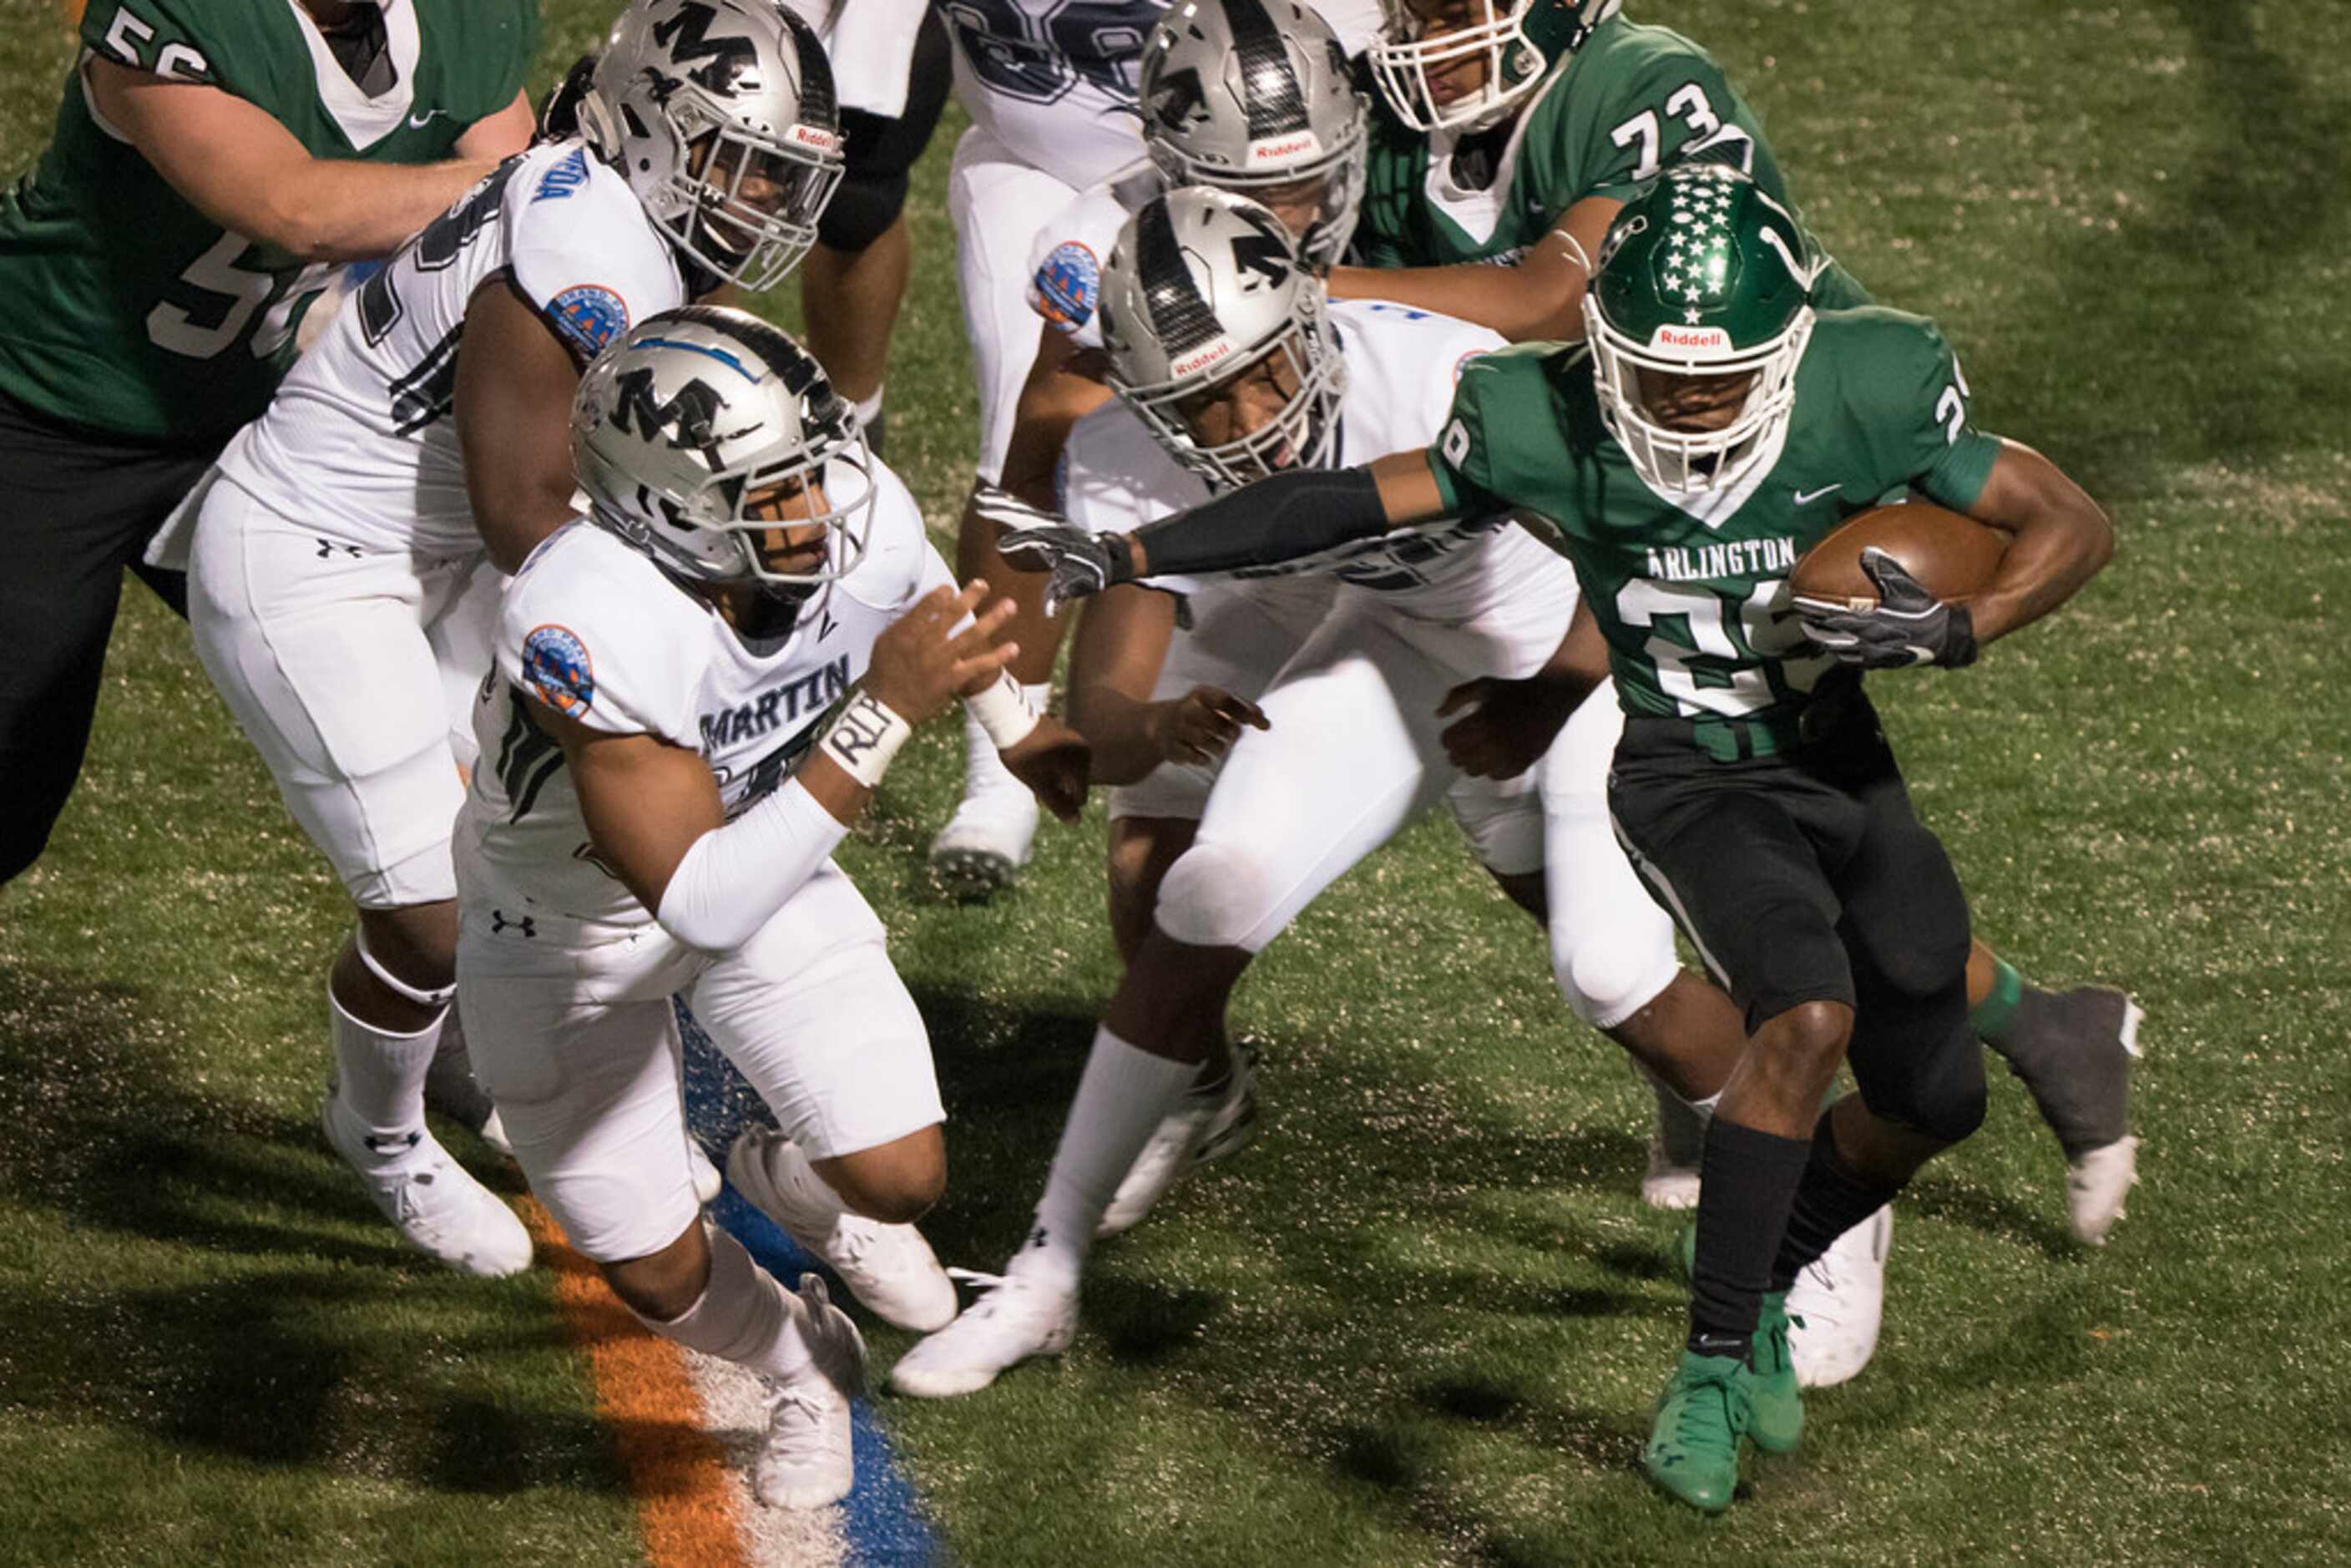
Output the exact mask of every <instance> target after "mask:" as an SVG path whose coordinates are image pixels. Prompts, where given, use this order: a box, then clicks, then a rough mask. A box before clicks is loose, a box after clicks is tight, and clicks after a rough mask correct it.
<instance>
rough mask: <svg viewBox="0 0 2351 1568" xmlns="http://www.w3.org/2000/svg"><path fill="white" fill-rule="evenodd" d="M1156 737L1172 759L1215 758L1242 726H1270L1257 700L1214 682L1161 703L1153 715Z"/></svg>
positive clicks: (1228, 746)
mask: <svg viewBox="0 0 2351 1568" xmlns="http://www.w3.org/2000/svg"><path fill="white" fill-rule="evenodd" d="M1148 724H1149V726H1150V734H1151V738H1152V741H1153V743H1154V744H1155V745H1156V746H1157V747H1159V755H1160V756H1161V757H1163V758H1165V759H1166V760H1168V761H1170V762H1196V763H1207V762H1214V761H1215V760H1216V759H1217V758H1219V757H1222V756H1223V755H1224V754H1225V753H1226V752H1227V751H1228V750H1229V749H1231V747H1232V744H1233V742H1235V741H1236V740H1238V739H1239V738H1240V737H1241V727H1242V726H1243V725H1247V726H1248V727H1250V728H1251V729H1270V728H1272V725H1271V724H1270V723H1269V722H1268V721H1267V719H1266V716H1265V714H1264V711H1263V710H1262V709H1260V708H1259V706H1257V704H1255V703H1253V702H1249V701H1246V700H1244V699H1242V698H1240V697H1237V696H1235V695H1232V693H1230V692H1220V691H1218V690H1217V688H1216V687H1214V686H1194V687H1193V688H1192V689H1191V690H1190V691H1188V692H1186V693H1185V694H1184V695H1182V696H1180V697H1178V698H1176V699H1175V701H1174V702H1172V703H1161V704H1159V705H1157V706H1156V707H1155V709H1154V710H1153V712H1152V715H1151V717H1150V719H1149V720H1148Z"/></svg>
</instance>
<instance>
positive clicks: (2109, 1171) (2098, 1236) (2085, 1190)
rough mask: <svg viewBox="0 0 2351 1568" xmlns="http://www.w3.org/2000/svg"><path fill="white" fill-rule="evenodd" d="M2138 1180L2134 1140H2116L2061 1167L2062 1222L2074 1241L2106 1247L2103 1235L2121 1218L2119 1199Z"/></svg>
mask: <svg viewBox="0 0 2351 1568" xmlns="http://www.w3.org/2000/svg"><path fill="white" fill-rule="evenodd" d="M2137 1180H2138V1140H2137V1138H2117V1139H2116V1140H2115V1142H2113V1143H2111V1144H2106V1145H2102V1146H2100V1147H2098V1148H2095V1149H2091V1150H2089V1151H2088V1152H2086V1153H2085V1154H2084V1155H2082V1157H2081V1158H2080V1159H2078V1160H2074V1161H2072V1162H2071V1163H2069V1164H2068V1165H2067V1166H2065V1218H2066V1219H2067V1220H2068V1221H2070V1222H2071V1223H2072V1225H2073V1228H2074V1239H2076V1240H2079V1241H2084V1242H2087V1243H2088V1244H2089V1245H2090V1246H2093V1247H2103V1246H2105V1244H2106V1233H2107V1232H2108V1231H2110V1230H2112V1229H2113V1228H2115V1221H2116V1220H2118V1219H2120V1218H2123V1199H2124V1198H2126V1197H2129V1196H2130V1189H2131V1187H2132V1186H2133V1185H2135V1184H2136V1183H2137Z"/></svg>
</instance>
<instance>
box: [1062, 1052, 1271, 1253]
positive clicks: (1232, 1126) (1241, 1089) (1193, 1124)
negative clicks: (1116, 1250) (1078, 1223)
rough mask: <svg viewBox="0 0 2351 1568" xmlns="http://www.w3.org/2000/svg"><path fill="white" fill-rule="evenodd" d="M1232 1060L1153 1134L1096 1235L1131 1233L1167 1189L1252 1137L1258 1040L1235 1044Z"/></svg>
mask: <svg viewBox="0 0 2351 1568" xmlns="http://www.w3.org/2000/svg"><path fill="white" fill-rule="evenodd" d="M1232 1061H1233V1066H1232V1071H1230V1072H1229V1073H1228V1074H1227V1075H1226V1078H1225V1081H1224V1082H1222V1083H1220V1084H1217V1085H1215V1086H1214V1087H1212V1088H1207V1089H1195V1090H1194V1091H1192V1092H1190V1093H1189V1094H1186V1096H1184V1101H1183V1103H1181V1104H1179V1105H1177V1106H1176V1107H1175V1110H1173V1111H1170V1112H1169V1113H1167V1114H1166V1116H1165V1118H1164V1119H1163V1120H1162V1121H1161V1122H1160V1124H1159V1125H1158V1126H1157V1127H1155V1128H1154V1129H1153V1130H1152V1134H1151V1141H1150V1142H1149V1143H1147V1144H1145V1145H1143V1152H1142V1153H1141V1154H1139V1155H1135V1156H1134V1165H1132V1166H1128V1167H1127V1172H1126V1179H1125V1180H1123V1181H1122V1182H1120V1183H1119V1184H1118V1191H1117V1192H1116V1193H1115V1194H1113V1196H1112V1197H1111V1200H1110V1207H1108V1208H1105V1209H1103V1210H1102V1218H1101V1220H1100V1221H1098V1222H1097V1223H1096V1224H1095V1226H1094V1234H1095V1235H1096V1236H1098V1237H1101V1236H1116V1235H1117V1234H1118V1233H1119V1232H1120V1231H1122V1230H1131V1229H1133V1228H1134V1227H1135V1226H1136V1225H1137V1224H1138V1223H1140V1222H1141V1220H1142V1218H1143V1217H1144V1215H1146V1214H1149V1213H1150V1212H1151V1210H1152V1207H1153V1206H1154V1205H1155V1204H1156V1203H1157V1202H1158V1201H1159V1200H1160V1199H1161V1198H1163V1197H1166V1196H1167V1189H1168V1188H1169V1187H1172V1186H1175V1184H1176V1183H1177V1182H1179V1181H1181V1180H1183V1179H1184V1178H1185V1177H1186V1176H1189V1175H1190V1174H1191V1173H1192V1172H1193V1171H1195V1170H1196V1169H1198V1168H1199V1167H1200V1166H1204V1165H1207V1163H1208V1162H1209V1161H1210V1160H1216V1159H1222V1158H1223V1157H1224V1156H1225V1155H1229V1154H1231V1153H1233V1152H1234V1151H1235V1150H1237V1149H1239V1148H1241V1147H1243V1146H1244V1145H1247V1144H1248V1143H1249V1140H1250V1139H1251V1138H1253V1137H1255V1136H1257V1061H1258V1048H1257V1042H1256V1041H1255V1040H1236V1041H1234V1042H1233V1051H1232Z"/></svg>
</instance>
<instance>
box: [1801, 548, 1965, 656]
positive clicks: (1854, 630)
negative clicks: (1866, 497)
mask: <svg viewBox="0 0 2351 1568" xmlns="http://www.w3.org/2000/svg"><path fill="white" fill-rule="evenodd" d="M1861 570H1862V575H1864V576H1865V577H1866V578H1868V579H1869V580H1870V581H1871V582H1872V583H1874V584H1876V588H1877V603H1876V606H1875V607H1874V608H1872V609H1868V610H1855V609H1853V608H1851V607H1849V606H1847V605H1845V604H1843V603H1839V602H1836V601H1830V600H1823V599H1805V598H1802V597H1799V598H1798V599H1797V600H1796V601H1795V605H1796V612H1797V614H1798V615H1800V616H1801V617H1802V620H1803V622H1804V634H1805V635H1806V636H1807V637H1809V638H1811V639H1812V640H1813V642H1814V643H1818V644H1819V645H1820V646H1821V647H1823V648H1824V649H1826V650H1827V651H1828V652H1829V653H1831V654H1832V655H1834V657H1835V658H1836V659H1837V661H1838V662H1839V663H1841V664H1859V665H1861V666H1862V667H1863V668H1865V669H1871V670H1890V669H1900V668H1903V667H1906V666H1907V665H1911V664H1941V665H1944V666H1946V667H1948V668H1951V669H1957V668H1959V667H1960V666H1961V665H1965V664H1974V663H1975V662H1976V629H1975V621H1974V618H1973V617H1971V616H1970V614H1969V613H1968V607H1967V606H1966V605H1964V604H1950V603H1947V602H1945V601H1942V600H1939V599H1938V598H1936V597H1935V596H1934V595H1933V594H1931V593H1929V592H1928V591H1927V590H1926V589H1925V587H1924V586H1922V585H1921V584H1920V583H1919V581H1918V580H1917V578H1915V577H1913V576H1911V575H1910V573H1909V572H1908V571H1907V570H1904V568H1903V565H1902V563H1901V562H1900V561H1898V560H1896V559H1894V558H1893V557H1892V556H1890V555H1888V554H1886V551H1884V550H1882V549H1878V548H1877V547H1876V545H1871V546H1870V547H1868V548H1867V549H1864V550H1863V551H1862V552H1861Z"/></svg>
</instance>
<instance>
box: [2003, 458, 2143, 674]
mask: <svg viewBox="0 0 2351 1568" xmlns="http://www.w3.org/2000/svg"><path fill="white" fill-rule="evenodd" d="M1968 515H1969V516H1970V517H1974V518H1975V519H1976V520H1977V521H1978V522H1981V523H1989V524H1991V526H1992V527H1993V528H2001V529H2004V530H2006V531H2007V532H2009V533H2011V534H2013V535H2014V536H2015V538H2011V540H2010V541H2009V545H2008V553H2007V554H2005V555H2004V556H2002V557H2001V563H2000V570H1999V572H1998V573H1997V574H1996V575H1995V576H1994V577H1993V578H1992V580H1991V585H1990V586H1989V587H1987V588H1985V589H1984V591H1982V592H1980V593H1979V594H1976V595H1975V596H1974V597H1973V598H1971V599H1970V601H1968V611H1969V613H1970V616H1971V617H1972V618H1973V620H1974V622H1975V635H1976V642H1977V643H1979V644H1981V643H1990V642H1992V641H1994V640H1995V639H1998V638H2001V637H2004V636H2006V635H2008V633H2010V632H2013V631H2015V630H2016V629H2017V628H2018V627H2020V626H2029V625H2031V624H2032V622H2035V621H2038V620H2040V619H2041V617H2043V615H2046V614H2048V613H2049V612H2051V611H2052V610H2054V609H2056V608H2057V607H2058V606H2059V605H2061V604H2063V603H2064V602H2065V601H2067V600H2068V599H2071V598H2073V597H2074V594H2075V593H2077V592H2079V591H2081V588H2082V585H2083V584H2084V583H2085V582H2087V581H2089V580H2090V579H2091V578H2093V577H2095V576H2096V575H2097V574H2098V570H2099V569H2100V568H2102V567H2104V566H2105V564H2106V562H2107V561H2108V560H2109V559H2112V558H2113V556H2114V553H2115V530H2114V526H2113V525H2112V524H2111V523H2109V522H2108V521H2107V520H2106V514H2105V511H2103V510H2102V509H2101V508H2100V507H2099V506H2098V504H2097V502H2095V501H2094V500H2092V499H2091V498H2090V497H2089V495H2088V493H2087V492H2085V490H2084V489H2083V488H2082V487H2081V486H2079V485H2076V484H2075V483H2074V481H2073V480H2072V479H2071V478H2069V477H2068V476H2066V474H2065V471H2064V469H2062V468H2060V467H2058V466H2057V465H2055V464H2054V463H2052V462H2051V461H2049V459H2048V458H2046V457H2043V455H2041V454H2040V453H2038V452H2035V451H2034V450H2033V449H2032V447H2030V446H2027V445H2025V444H2023V443H2022V442H2018V441H2010V440H2007V439H2005V438H2003V439H2002V440H2001V452H2000V456H1999V457H1998V458H1997V459H1996V460H1995V461H1994V462H1993V464H1992V467H1991V477H1989V478H1988V479H1986V480H1985V481H1984V486H1983V489H1982V491H1981V492H1980V494H1979V495H1978V496H1977V497H1976V501H1975V505H1973V506H1971V507H1969V508H1968Z"/></svg>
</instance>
